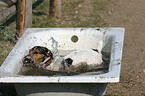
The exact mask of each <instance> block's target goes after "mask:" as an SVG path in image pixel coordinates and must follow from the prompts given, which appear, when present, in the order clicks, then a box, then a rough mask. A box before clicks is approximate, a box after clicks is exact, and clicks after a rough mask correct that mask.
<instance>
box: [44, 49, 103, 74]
mask: <svg viewBox="0 0 145 96" xmlns="http://www.w3.org/2000/svg"><path fill="white" fill-rule="evenodd" d="M102 62H103V61H102V54H101V53H99V52H98V51H97V50H94V49H93V50H92V49H80V50H77V51H74V52H72V53H70V54H68V55H66V56H65V57H57V58H54V60H53V62H52V63H51V64H50V65H49V66H47V68H46V69H48V70H51V71H67V72H74V71H76V70H77V71H80V70H84V69H85V70H87V68H92V67H94V66H97V65H101V64H102Z"/></svg>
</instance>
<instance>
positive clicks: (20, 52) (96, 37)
mask: <svg viewBox="0 0 145 96" xmlns="http://www.w3.org/2000/svg"><path fill="white" fill-rule="evenodd" d="M118 30H119V29H118V28H117V29H113V31H118ZM122 30H124V29H121V30H120V31H122ZM111 31H112V29H107V28H102V29H101V28H28V29H27V30H26V31H25V32H24V34H23V36H22V37H21V38H20V39H19V41H18V42H17V44H16V45H15V47H14V48H13V50H12V51H11V52H10V54H9V55H8V57H7V58H6V60H5V61H4V62H3V64H2V66H1V67H0V70H1V74H3V76H21V75H19V74H18V73H19V72H20V70H21V68H22V65H23V63H22V58H23V57H24V56H26V55H27V54H28V51H29V49H30V48H32V47H34V46H44V47H47V48H48V49H50V50H51V51H55V50H54V49H55V48H54V47H56V46H57V49H58V51H59V54H60V55H66V54H68V53H70V52H72V51H74V50H78V49H84V48H89V49H97V50H98V51H99V52H102V53H105V56H107V57H109V58H110V63H109V65H108V66H109V69H108V70H109V71H108V73H109V72H110V71H111V70H114V69H112V68H114V66H113V63H111V62H114V59H115V58H114V56H115V55H114V53H113V52H115V51H114V48H115V47H114V46H115V44H117V43H115V42H117V41H116V38H117V37H116V33H115V34H114V33H113V34H112V33H111ZM120 34H122V33H120ZM120 40H123V39H122V38H121V39H120ZM120 40H119V41H118V42H120V43H118V44H120V47H121V48H120V50H121V52H122V46H123V45H122V43H123V42H122V41H120ZM56 42H57V44H56ZM119 54H121V55H122V53H119ZM121 55H120V56H121ZM116 58H119V59H120V60H121V57H116ZM119 62H120V61H119ZM115 70H118V71H117V73H116V74H115V76H119V74H120V65H118V66H117V67H116V69H115ZM110 74H112V73H110ZM81 75H83V76H84V75H88V74H87V73H84V74H81ZM89 75H90V76H94V75H97V73H91V74H89ZM98 76H99V77H100V75H98ZM105 76H107V74H105ZM62 77H63V76H62ZM109 77H110V76H109ZM111 77H113V75H112V76H111ZM54 81H55V80H54ZM70 81H71V80H70Z"/></svg>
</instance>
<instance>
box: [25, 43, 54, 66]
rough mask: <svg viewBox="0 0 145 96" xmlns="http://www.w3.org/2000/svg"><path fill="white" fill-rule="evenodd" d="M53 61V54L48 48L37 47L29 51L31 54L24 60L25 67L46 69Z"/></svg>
mask: <svg viewBox="0 0 145 96" xmlns="http://www.w3.org/2000/svg"><path fill="white" fill-rule="evenodd" d="M52 60H53V54H52V52H51V51H50V50H49V49H47V48H46V47H42V46H35V47H33V48H31V49H30V50H29V54H28V55H27V56H25V57H24V58H23V60H22V62H23V65H24V66H32V67H36V66H38V67H43V68H46V67H47V66H48V65H50V63H51V62H52Z"/></svg>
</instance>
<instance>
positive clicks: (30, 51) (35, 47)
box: [29, 46, 39, 53]
mask: <svg viewBox="0 0 145 96" xmlns="http://www.w3.org/2000/svg"><path fill="white" fill-rule="evenodd" d="M38 48H39V46H34V47H33V48H31V49H30V50H29V53H32V52H33V51H34V50H35V49H38Z"/></svg>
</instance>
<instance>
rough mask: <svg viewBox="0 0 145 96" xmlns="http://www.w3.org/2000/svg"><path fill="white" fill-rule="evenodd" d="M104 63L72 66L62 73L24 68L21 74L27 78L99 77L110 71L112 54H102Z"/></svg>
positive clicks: (29, 67)
mask: <svg viewBox="0 0 145 96" xmlns="http://www.w3.org/2000/svg"><path fill="white" fill-rule="evenodd" d="M102 59H103V63H102V64H101V65H92V66H88V65H87V64H86V63H81V64H80V65H79V66H77V67H74V66H71V67H70V68H69V70H68V69H65V70H61V71H50V70H46V69H43V68H40V67H31V66H23V67H22V68H21V70H20V72H19V74H20V75H25V76H73V75H98V74H103V73H107V72H108V71H109V64H110V54H109V53H105V52H102Z"/></svg>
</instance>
